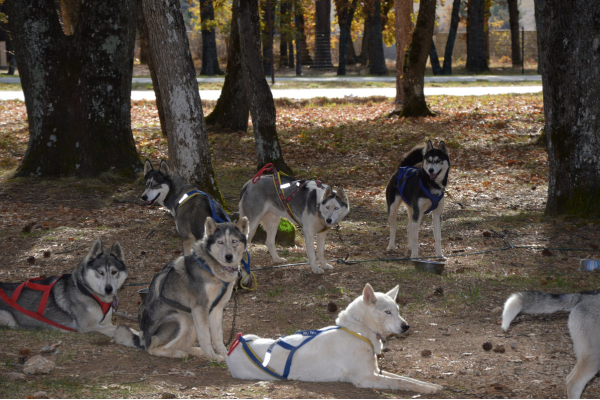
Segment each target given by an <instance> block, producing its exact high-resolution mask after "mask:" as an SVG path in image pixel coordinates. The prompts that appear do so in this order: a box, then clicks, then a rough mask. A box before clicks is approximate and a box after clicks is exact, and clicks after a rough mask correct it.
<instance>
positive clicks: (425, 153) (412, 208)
mask: <svg viewBox="0 0 600 400" xmlns="http://www.w3.org/2000/svg"><path fill="white" fill-rule="evenodd" d="M419 163H422V164H421V168H414V166H415V165H417V164H419ZM449 171H450V158H449V157H448V150H447V149H446V145H445V144H444V142H440V144H439V147H438V148H437V149H434V148H433V144H431V140H430V141H428V142H427V145H426V146H424V147H423V146H420V147H415V148H414V149H412V150H411V151H410V152H408V153H406V154H405V155H404V157H403V158H402V161H401V162H400V167H399V168H398V171H396V173H395V174H394V175H392V177H391V178H390V182H389V183H388V185H387V188H386V191H385V197H386V201H387V208H388V220H389V223H390V243H389V244H388V247H387V249H388V251H391V250H394V249H395V248H396V217H397V215H398V208H399V207H400V204H401V203H403V204H404V206H405V207H406V210H407V212H408V226H407V229H406V230H407V233H408V245H409V247H410V257H411V258H418V257H419V228H420V226H421V218H422V217H423V214H428V213H430V212H433V237H434V239H435V254H436V256H438V257H443V255H442V244H441V241H442V211H443V210H444V190H445V189H446V185H447V184H448V172H449Z"/></svg>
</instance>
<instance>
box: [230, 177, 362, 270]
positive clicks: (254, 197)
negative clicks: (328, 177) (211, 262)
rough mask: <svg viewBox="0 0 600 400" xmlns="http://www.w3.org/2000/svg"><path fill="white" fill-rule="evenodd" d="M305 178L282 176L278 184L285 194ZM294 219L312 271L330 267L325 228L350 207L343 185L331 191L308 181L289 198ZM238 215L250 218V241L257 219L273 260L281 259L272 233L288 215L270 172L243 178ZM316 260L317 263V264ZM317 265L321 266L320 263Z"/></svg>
mask: <svg viewBox="0 0 600 400" xmlns="http://www.w3.org/2000/svg"><path fill="white" fill-rule="evenodd" d="M305 182H306V181H304V180H300V181H298V180H295V179H294V178H292V177H289V176H285V175H282V176H281V188H282V190H283V193H284V195H285V196H290V195H291V194H292V193H294V192H295V191H296V190H297V189H298V187H300V186H301V185H302V184H304V183H305ZM289 205H290V207H291V209H292V212H293V214H294V216H295V217H296V219H298V221H299V222H300V223H301V224H302V230H303V232H304V241H305V246H306V255H307V256H308V261H309V263H310V268H311V270H312V272H313V273H317V274H322V273H323V272H324V271H323V270H324V269H332V268H333V267H332V266H331V265H329V264H327V262H326V261H325V238H326V236H327V230H328V229H329V228H331V227H333V226H334V225H335V224H337V223H339V222H341V221H342V220H343V219H344V217H345V216H346V215H347V214H348V212H349V211H350V203H349V202H348V197H346V194H345V193H344V189H342V187H341V186H340V187H338V189H337V191H336V192H334V191H333V190H332V189H331V186H327V185H323V184H321V185H320V186H319V185H318V184H317V182H316V181H309V182H308V183H307V184H306V185H305V186H304V187H301V188H300V190H299V191H298V193H297V194H296V195H295V196H294V197H293V198H292V199H291V201H289ZM240 217H247V218H248V221H249V222H250V232H249V234H248V244H250V242H251V241H252V238H253V237H254V233H255V232H256V228H257V227H258V224H259V223H262V225H263V227H264V228H265V231H266V232H267V240H266V245H267V248H268V249H269V253H270V254H271V257H272V258H273V261H274V262H277V263H284V262H286V259H285V258H281V257H279V255H278V254H277V250H276V249H275V235H276V234H277V228H278V227H279V221H280V220H281V217H284V218H289V215H288V214H287V212H286V211H285V209H284V207H283V204H281V201H280V200H279V195H278V194H277V190H276V189H275V186H274V184H273V177H272V176H271V175H263V176H262V177H261V178H260V180H258V181H257V182H256V183H252V181H248V182H246V184H245V185H244V187H243V188H242V192H241V195H240ZM315 235H317V254H316V257H315V247H314V237H315ZM317 261H318V263H319V265H317ZM319 266H320V267H319Z"/></svg>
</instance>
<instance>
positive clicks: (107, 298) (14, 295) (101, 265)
mask: <svg viewBox="0 0 600 400" xmlns="http://www.w3.org/2000/svg"><path fill="white" fill-rule="evenodd" d="M126 278H127V268H126V266H125V261H124V257H123V250H122V249H121V246H120V245H119V242H115V244H113V246H112V248H111V249H110V250H109V249H106V248H103V247H102V241H101V240H100V239H98V240H96V242H95V243H94V245H93V246H92V248H91V250H90V251H89V253H88V254H87V255H86V256H85V257H84V258H83V260H82V261H81V262H80V263H79V265H78V266H77V268H76V269H75V271H73V273H72V274H65V275H61V276H52V277H49V278H38V279H31V280H29V281H27V282H25V283H3V282H2V283H0V297H1V299H0V325H5V326H9V327H12V328H17V327H20V328H26V329H63V330H67V331H76V332H100V333H102V334H104V335H106V336H110V337H113V336H114V335H115V330H116V329H117V328H116V326H114V325H112V322H111V319H112V315H113V307H112V301H113V298H114V297H115V295H116V294H117V290H119V289H120V288H121V286H122V285H123V282H125V279H126Z"/></svg>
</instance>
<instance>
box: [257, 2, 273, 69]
mask: <svg viewBox="0 0 600 400" xmlns="http://www.w3.org/2000/svg"><path fill="white" fill-rule="evenodd" d="M260 3H261V4H262V15H263V16H262V21H263V23H262V24H261V25H262V28H263V29H262V33H261V39H262V51H263V53H262V60H263V70H264V72H265V75H267V76H271V51H272V49H271V41H270V36H269V18H268V15H269V11H268V8H267V4H268V2H267V0H264V1H262V2H260ZM271 4H272V5H271V13H270V15H271V27H272V29H275V10H274V9H273V8H274V6H275V1H273V2H272V3H271Z"/></svg>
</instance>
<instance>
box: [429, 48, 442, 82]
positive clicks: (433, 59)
mask: <svg viewBox="0 0 600 400" xmlns="http://www.w3.org/2000/svg"><path fill="white" fill-rule="evenodd" d="M429 62H430V63H431V70H432V71H433V75H436V76H437V75H441V74H442V67H440V59H439V58H438V55H437V50H436V49H435V42H434V41H433V40H432V41H431V50H429Z"/></svg>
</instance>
